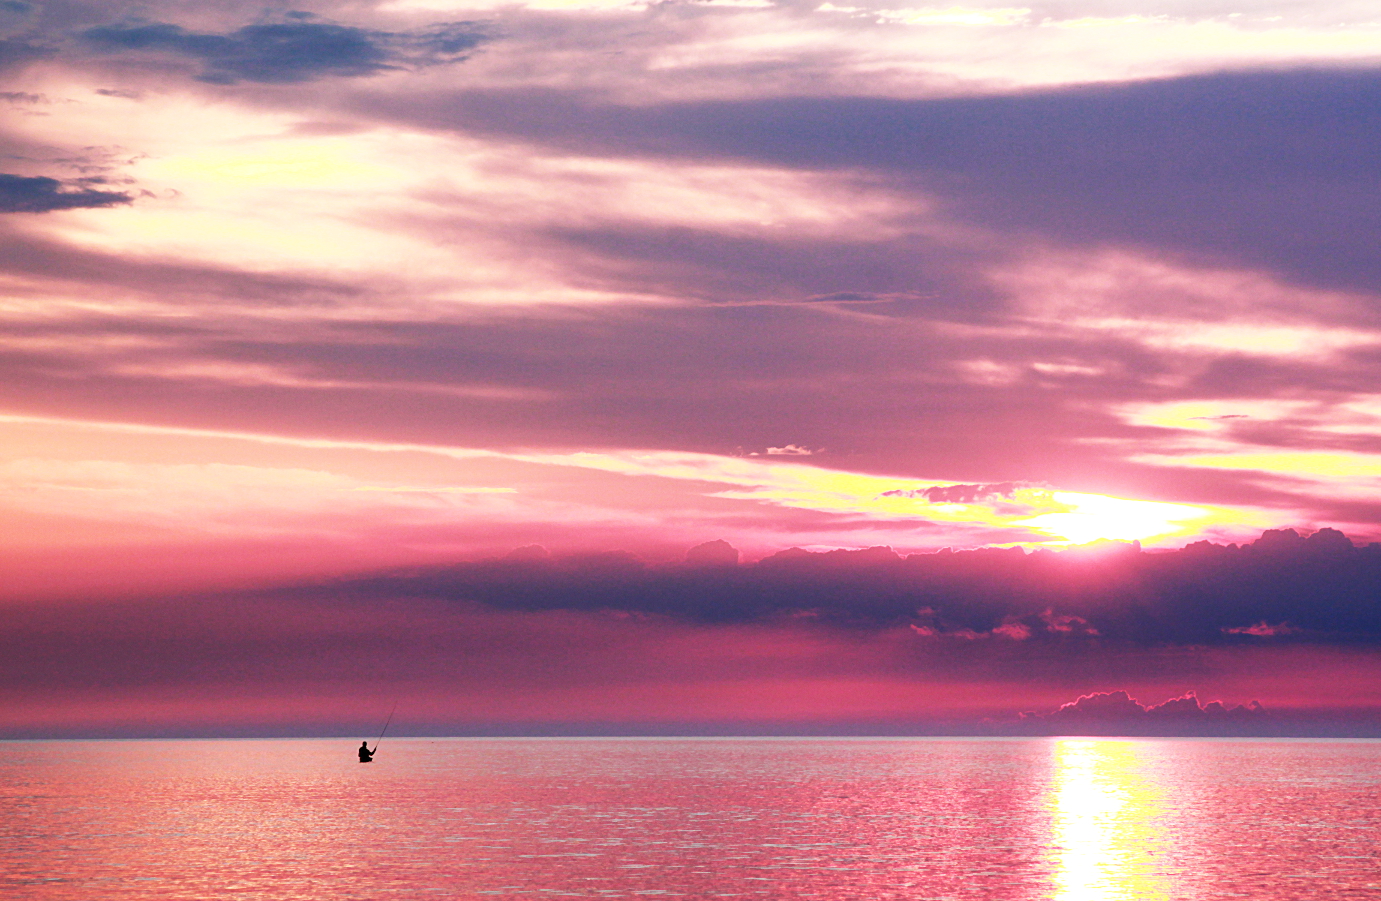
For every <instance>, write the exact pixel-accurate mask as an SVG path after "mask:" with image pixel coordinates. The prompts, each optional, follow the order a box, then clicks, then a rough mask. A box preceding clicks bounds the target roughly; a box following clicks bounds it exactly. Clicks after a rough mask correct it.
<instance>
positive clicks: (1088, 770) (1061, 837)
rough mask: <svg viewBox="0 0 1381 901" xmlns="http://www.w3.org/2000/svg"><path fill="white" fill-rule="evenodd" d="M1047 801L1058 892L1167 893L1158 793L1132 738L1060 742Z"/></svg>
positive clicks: (1086, 897)
mask: <svg viewBox="0 0 1381 901" xmlns="http://www.w3.org/2000/svg"><path fill="white" fill-rule="evenodd" d="M1053 764H1054V779H1053V780H1052V784H1051V797H1050V806H1051V812H1052V814H1053V815H1054V847H1053V848H1052V850H1051V855H1052V857H1053V858H1054V860H1053V861H1052V863H1053V864H1054V867H1053V869H1054V871H1055V881H1056V886H1057V891H1056V894H1055V897H1056V898H1057V899H1066V901H1123V899H1137V901H1149V899H1168V898H1170V897H1171V894H1170V885H1169V880H1168V878H1167V877H1166V875H1165V873H1164V872H1163V870H1162V866H1161V862H1162V861H1163V860H1164V859H1165V852H1166V850H1167V849H1166V836H1165V834H1164V831H1163V826H1162V824H1161V822H1160V814H1161V793H1160V791H1158V787H1157V786H1156V784H1155V783H1154V782H1153V781H1151V780H1150V779H1148V778H1147V775H1146V773H1145V770H1144V767H1143V766H1142V765H1141V764H1142V761H1140V760H1139V758H1138V754H1137V745H1136V743H1135V742H1130V741H1089V740H1064V741H1057V742H1055V748H1054V761H1053Z"/></svg>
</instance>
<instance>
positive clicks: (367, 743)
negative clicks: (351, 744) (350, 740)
mask: <svg viewBox="0 0 1381 901" xmlns="http://www.w3.org/2000/svg"><path fill="white" fill-rule="evenodd" d="M360 747H361V748H367V747H369V741H368V740H367V739H366V740H365V741H362V742H360Z"/></svg>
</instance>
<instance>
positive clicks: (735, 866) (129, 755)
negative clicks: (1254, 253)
mask: <svg viewBox="0 0 1381 901" xmlns="http://www.w3.org/2000/svg"><path fill="white" fill-rule="evenodd" d="M358 745H359V741H358V740H354V741H352V740H349V739H274V740H247V739H242V740H177V741H162V740H159V741H142V740H138V741H9V742H0V897H3V898H6V899H43V901H66V899H81V901H92V899H100V901H104V899H124V898H140V899H142V898H150V899H155V898H156V899H197V901H203V899H221V898H233V899H284V901H288V899H291V901H341V899H371V901H374V899H426V898H443V899H471V898H474V899H480V898H744V899H782V901H787V899H807V898H812V899H828V901H845V899H868V901H877V899H908V901H920V899H974V901H977V899H984V901H1005V899H1011V901H1030V899H1068V901H1113V899H1118V901H1121V899H1146V901H1149V899H1205V901H1207V899H1213V901H1219V899H1235V898H1244V899H1254V901H1285V899H1301V901H1304V899H1308V901H1321V899H1333V898H1357V899H1362V898H1366V899H1373V901H1376V899H1381V741H1375V740H1357V741H1338V740H1326V741H1325V740H1303V739H1301V740H1281V739H1270V740H1265V739H1261V740H1244V739H1127V740H1119V739H1083V738H1059V739H991V738H988V739H963V738H925V739H916V738H905V739H901V738H899V739H874V738H843V739H832V738H831V739H822V738H700V739H679V738H677V739H670V738H627V739H608V738H600V739H595V738H587V739H572V738H560V739H555V738H549V739H434V738H428V739H420V738H397V739H394V738H385V739H384V740H383V741H382V743H381V744H380V746H379V751H378V756H377V757H376V759H375V760H374V761H373V762H372V763H369V764H360V763H359V762H358V761H357V759H356V748H357V747H358Z"/></svg>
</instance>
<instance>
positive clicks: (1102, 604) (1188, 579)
mask: <svg viewBox="0 0 1381 901" xmlns="http://www.w3.org/2000/svg"><path fill="white" fill-rule="evenodd" d="M1328 531H1332V530H1328ZM1314 534H1315V535H1316V536H1317V535H1322V536H1323V537H1322V538H1321V539H1317V540H1316V539H1313V536H1311V539H1305V538H1302V537H1300V536H1299V535H1298V533H1295V532H1294V531H1293V530H1276V531H1269V532H1267V533H1265V534H1264V535H1263V537H1262V538H1261V539H1259V540H1258V541H1256V542H1253V543H1251V544H1248V545H1243V546H1237V545H1231V546H1222V545H1212V544H1209V543H1208V542H1196V543H1194V544H1192V545H1189V546H1188V547H1186V548H1184V549H1183V550H1180V551H1175V552H1162V553H1144V552H1142V551H1140V550H1138V549H1136V548H1135V547H1133V546H1124V547H1123V548H1122V549H1121V550H1119V551H1118V552H1117V553H1112V554H1110V553H1106V552H1105V553H1102V554H1091V553H1089V552H1086V551H1083V550H1078V549H1076V550H1071V551H1066V552H1063V553H1054V552H1050V551H1037V552H1034V553H1024V552H1023V551H1021V550H1020V549H1019V548H1012V549H1006V550H1001V549H984V550H977V551H964V552H954V553H949V552H945V553H936V554H912V555H909V556H906V557H901V556H899V555H897V554H895V553H894V552H892V551H891V550H890V549H889V548H883V547H879V548H871V549H866V550H858V551H847V550H837V551H831V552H808V551H804V550H801V549H799V548H796V549H792V550H790V551H784V552H781V553H778V554H775V555H772V556H769V557H766V558H763V559H762V560H759V561H758V562H756V563H753V564H744V565H739V566H732V565H724V566H719V567H714V568H706V567H699V566H692V567H686V566H683V565H680V564H649V563H645V562H643V561H640V560H639V559H638V558H636V557H633V556H628V555H616V556H608V555H604V556H598V555H597V556H589V555H586V556H558V557H552V558H547V559H542V560H537V561H521V562H517V561H511V560H488V561H483V562H475V563H466V564H459V565H456V566H452V567H445V568H439V569H427V570H418V571H413V572H409V573H396V574H389V573H381V574H378V575H375V576H370V577H365V578H360V579H351V580H344V581H341V582H337V583H334V584H332V585H330V586H329V587H328V588H325V589H314V588H302V589H294V591H304V592H307V593H308V594H312V593H313V592H316V591H319V590H324V591H327V592H328V593H330V594H331V595H332V596H359V597H418V598H431V599H450V600H453V601H462V600H463V601H467V602H478V603H483V604H486V605H492V606H494V607H497V608H501V609H514V608H516V609H524V610H543V609H570V610H624V611H630V612H639V613H646V614H656V615H664V616H670V617H676V618H683V619H687V620H690V621H697V622H761V621H772V620H775V619H777V618H780V617H783V616H790V615H794V614H796V613H799V612H800V611H809V612H810V615H811V617H812V618H813V620H814V621H816V622H819V623H821V624H830V625H833V626H835V627H845V628H854V629H864V630H877V629H884V630H885V629H895V628H906V627H909V629H910V631H911V632H912V633H913V634H917V635H919V636H922V637H926V638H950V639H968V640H977V639H985V638H992V639H1002V640H1004V642H1006V643H1011V642H1019V643H1031V644H1040V645H1051V646H1056V645H1058V646H1060V647H1063V648H1065V649H1066V650H1067V651H1068V652H1069V653H1075V654H1077V653H1080V651H1079V649H1080V648H1085V649H1088V650H1089V651H1090V652H1091V651H1092V650H1094V649H1097V648H1099V647H1114V646H1116V647H1132V646H1139V647H1157V646H1224V647H1228V646H1233V645H1238V644H1241V643H1242V641H1243V640H1244V639H1247V638H1250V639H1256V638H1259V637H1261V636H1263V635H1264V634H1265V631H1263V629H1262V628H1261V627H1246V628H1245V629H1244V628H1242V627H1241V624H1242V623H1243V622H1248V623H1251V622H1261V623H1271V622H1274V623H1283V622H1286V621H1288V622H1289V623H1291V624H1292V625H1291V626H1290V627H1288V628H1285V627H1266V628H1267V629H1269V630H1270V634H1271V635H1272V636H1275V637H1279V638H1280V639H1282V640H1288V641H1292V642H1296V643H1306V644H1324V645H1329V644H1332V645H1338V646H1351V645H1357V646H1375V645H1376V644H1378V643H1381V611H1378V610H1377V609H1376V608H1375V605H1372V604H1370V603H1369V602H1368V601H1367V600H1365V599H1367V598H1371V597H1373V596H1375V594H1376V593H1377V592H1378V591H1381V546H1378V545H1371V546H1368V547H1365V548H1356V547H1352V546H1351V545H1350V544H1348V545H1347V546H1346V547H1344V546H1343V545H1342V544H1341V543H1338V542H1337V541H1336V539H1334V538H1333V537H1332V536H1330V535H1329V534H1328V533H1327V532H1325V531H1324V530H1320V532H1316V533H1314ZM1282 535H1284V536H1285V537H1281V536H1282ZM1290 536H1294V537H1293V538H1291V537H1290ZM1296 539H1297V540H1296ZM1343 541H1346V539H1345V538H1344V539H1343ZM724 548H727V545H725V546H724ZM724 548H720V550H724ZM729 550H732V549H729ZM723 556H724V558H725V559H724V560H723V561H722V562H723V563H725V564H727V563H728V560H727V553H726V554H724V555H723ZM717 559H718V558H717ZM697 562H698V561H697Z"/></svg>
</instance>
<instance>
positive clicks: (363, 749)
mask: <svg viewBox="0 0 1381 901" xmlns="http://www.w3.org/2000/svg"><path fill="white" fill-rule="evenodd" d="M377 750H379V746H378V745H375V746H374V751H377ZM374 751H371V750H369V742H367V741H362V742H360V763H369V761H371V760H373V759H374Z"/></svg>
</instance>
